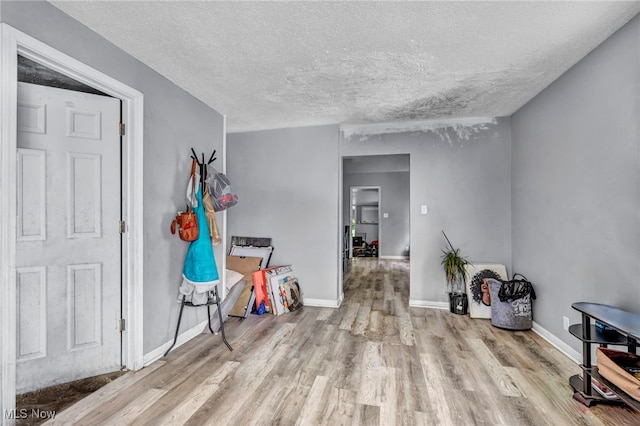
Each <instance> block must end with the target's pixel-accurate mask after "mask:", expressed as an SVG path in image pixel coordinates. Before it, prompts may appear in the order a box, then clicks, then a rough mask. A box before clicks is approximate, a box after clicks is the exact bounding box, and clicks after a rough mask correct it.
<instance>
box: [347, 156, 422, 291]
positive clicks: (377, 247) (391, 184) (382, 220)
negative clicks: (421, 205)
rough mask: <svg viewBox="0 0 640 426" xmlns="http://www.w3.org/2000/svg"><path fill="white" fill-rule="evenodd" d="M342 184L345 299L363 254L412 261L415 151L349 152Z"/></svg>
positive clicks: (380, 258) (364, 255) (383, 258)
mask: <svg viewBox="0 0 640 426" xmlns="http://www.w3.org/2000/svg"><path fill="white" fill-rule="evenodd" d="M341 189H342V202H341V229H340V235H341V237H340V239H341V243H342V276H341V278H342V280H340V285H339V297H340V301H342V297H343V287H342V282H343V281H344V278H345V276H346V274H347V273H348V272H349V267H350V264H351V263H353V262H355V261H358V259H360V258H361V257H376V258H377V259H379V260H381V261H384V260H402V261H407V262H408V261H409V253H410V245H411V244H410V237H411V227H410V211H409V208H410V170H409V154H388V155H362V156H345V157H343V158H342V184H341ZM354 241H355V246H356V247H354ZM362 243H366V244H364V246H362ZM358 247H361V248H362V247H363V248H364V249H363V250H357V251H356V250H355V249H356V248H358Z"/></svg>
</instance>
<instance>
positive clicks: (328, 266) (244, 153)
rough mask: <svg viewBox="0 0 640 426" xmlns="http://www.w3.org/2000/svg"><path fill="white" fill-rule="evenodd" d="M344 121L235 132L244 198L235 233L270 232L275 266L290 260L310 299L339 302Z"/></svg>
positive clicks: (231, 222) (232, 164) (234, 211)
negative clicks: (340, 142)
mask: <svg viewBox="0 0 640 426" xmlns="http://www.w3.org/2000/svg"><path fill="white" fill-rule="evenodd" d="M338 139H339V132H338V126H317V127H302V128H296V129H281V130H266V131H259V132H247V133H231V134H229V135H228V144H227V151H228V157H227V166H228V169H229V173H228V174H227V176H228V177H229V179H230V181H231V184H232V186H233V188H234V190H235V191H236V192H237V193H238V204H237V205H235V206H234V207H232V208H230V209H229V212H228V216H227V221H228V222H227V229H228V233H227V234H228V235H229V236H231V235H237V236H245V237H246V236H249V237H271V238H272V243H273V246H274V252H273V256H272V258H271V263H270V265H279V264H280V265H281V264H291V265H293V270H294V272H295V274H296V276H297V277H298V279H299V280H300V285H301V287H302V290H303V292H304V297H305V298H308V299H317V300H323V301H333V302H335V301H337V299H338V294H337V282H338V262H339V258H340V257H339V246H338V244H339V243H338V238H339V228H338V214H339V211H338V201H339V198H338V196H337V194H338V193H339V190H340V188H339V174H340V173H339V170H340V162H339V156H338Z"/></svg>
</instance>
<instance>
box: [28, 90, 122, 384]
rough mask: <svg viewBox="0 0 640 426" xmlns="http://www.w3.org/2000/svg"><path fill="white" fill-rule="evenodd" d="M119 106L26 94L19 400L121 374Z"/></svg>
mask: <svg viewBox="0 0 640 426" xmlns="http://www.w3.org/2000/svg"><path fill="white" fill-rule="evenodd" d="M119 118H120V102H119V100H117V99H114V98H110V97H106V96H97V95H90V94H86V93H80V92H73V91H69V90H63V89H56V88H51V87H44V86H36V85H32V84H26V83H19V85H18V153H17V161H18V164H17V179H16V186H17V198H18V205H17V247H16V252H17V259H16V286H17V289H16V290H17V296H18V297H17V314H18V315H17V328H18V329H17V353H16V357H17V359H16V361H17V367H16V368H17V372H16V375H17V378H16V380H17V383H16V390H17V393H22V392H27V391H30V390H34V389H39V388H43V387H46V386H50V385H52V384H57V383H63V382H67V381H71V380H76V379H79V378H83V377H90V376H94V375H97V374H102V373H106V372H110V371H115V370H117V369H119V368H120V366H121V359H120V351H121V341H120V331H119V328H118V320H119V318H120V301H121V295H120V294H121V282H120V278H121V274H120V269H121V248H120V234H119V227H118V224H119V219H120V146H119V144H120V136H119V130H118V123H119V121H120V120H119Z"/></svg>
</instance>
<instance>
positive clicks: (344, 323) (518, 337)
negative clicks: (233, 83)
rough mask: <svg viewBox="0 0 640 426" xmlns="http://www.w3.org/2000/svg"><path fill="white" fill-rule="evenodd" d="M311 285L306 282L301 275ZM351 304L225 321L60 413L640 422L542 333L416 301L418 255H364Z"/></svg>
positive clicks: (277, 419)
mask: <svg viewBox="0 0 640 426" xmlns="http://www.w3.org/2000/svg"><path fill="white" fill-rule="evenodd" d="M302 286H303V290H304V283H302ZM344 287H345V300H344V302H343V304H342V306H341V307H340V308H339V309H331V308H314V307H309V306H305V307H304V308H303V309H301V310H300V311H297V312H292V313H289V314H285V315H282V316H278V317H274V316H272V315H265V316H257V315H250V316H249V317H248V318H247V319H244V320H243V319H239V318H229V319H228V320H227V322H226V323H225V330H226V334H227V338H228V340H229V342H230V343H231V345H232V346H233V348H234V350H233V352H230V351H229V350H227V348H226V347H225V345H224V344H223V343H222V340H221V338H220V336H219V335H217V336H215V335H211V334H209V333H203V334H201V335H199V336H198V337H196V338H195V339H193V340H192V341H190V342H188V343H186V344H185V345H183V346H181V347H180V348H177V349H175V350H174V351H172V352H171V353H170V354H169V355H168V356H167V357H165V358H163V359H162V360H160V361H157V362H155V363H154V364H152V365H151V366H149V367H146V368H144V369H143V370H141V371H138V372H129V373H127V374H125V375H124V376H122V377H120V378H119V379H117V380H115V381H114V382H112V383H110V384H108V385H107V386H105V387H104V388H102V389H100V390H99V391H98V392H96V393H94V394H92V395H90V396H88V397H87V398H85V399H84V400H82V401H80V402H78V403H77V404H75V405H73V406H71V407H70V408H68V409H67V410H65V411H63V412H61V413H58V415H57V416H56V418H55V419H53V420H52V421H49V422H48V423H47V424H49V425H125V424H127V425H154V426H155V425H189V426H192V425H383V426H388V425H453V426H456V425H508V426H520V425H523V426H534V425H535V426H539V425H554V426H555V425H583V426H584V425H616V426H620V425H640V414H638V413H636V412H634V411H632V410H631V409H629V408H626V407H614V406H606V405H596V406H594V407H592V408H587V407H585V406H584V405H582V404H580V403H578V402H577V401H575V400H574V399H573V398H572V395H573V393H572V389H571V387H570V386H569V384H568V379H569V377H570V376H571V375H572V374H576V373H578V372H579V368H578V366H577V365H576V364H575V363H574V362H573V361H571V360H570V359H568V358H567V357H565V356H564V355H563V354H562V353H560V352H559V351H557V350H556V349H554V348H553V347H551V346H550V345H549V344H548V343H547V342H546V341H544V340H543V339H542V338H540V337H539V336H538V335H536V334H535V333H533V332H531V331H525V332H512V331H505V330H501V329H498V328H495V327H492V326H491V322H490V321H489V320H478V319H471V318H469V317H468V316H461V315H454V314H451V313H449V312H448V311H445V310H437V309H423V308H409V306H408V301H409V294H408V293H409V263H408V261H389V260H386V261H385V260H378V259H375V258H358V259H355V260H354V263H353V264H352V267H351V271H350V273H349V274H348V276H347V277H346V279H345V285H344Z"/></svg>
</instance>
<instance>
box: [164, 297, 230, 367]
mask: <svg viewBox="0 0 640 426" xmlns="http://www.w3.org/2000/svg"><path fill="white" fill-rule="evenodd" d="M184 298H185V296H182V302H181V304H180V314H179V315H178V325H177V326H176V334H175V336H174V337H173V343H172V344H171V347H169V349H167V351H166V352H165V353H164V356H167V354H168V353H169V352H170V351H171V349H173V347H174V346H175V345H176V341H177V340H178V333H179V331H180V322H181V321H182V311H183V310H184V307H185V306H192V307H195V308H197V307H198V306H204V305H194V304H192V303H191V302H185V300H184ZM211 305H216V306H217V307H218V318H219V319H220V333H221V334H222V341H223V342H224V344H225V345H227V348H229V350H230V351H232V350H233V348H232V347H231V345H230V344H229V342H227V337H226V336H225V334H224V322H223V321H222V311H221V310H220V297H219V296H218V286H217V285H216V286H215V287H214V288H213V290H212V291H211V292H210V294H209V299H208V300H207V303H206V306H207V319H208V321H209V331H211V333H212V334H217V333H216V332H215V331H213V328H211Z"/></svg>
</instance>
